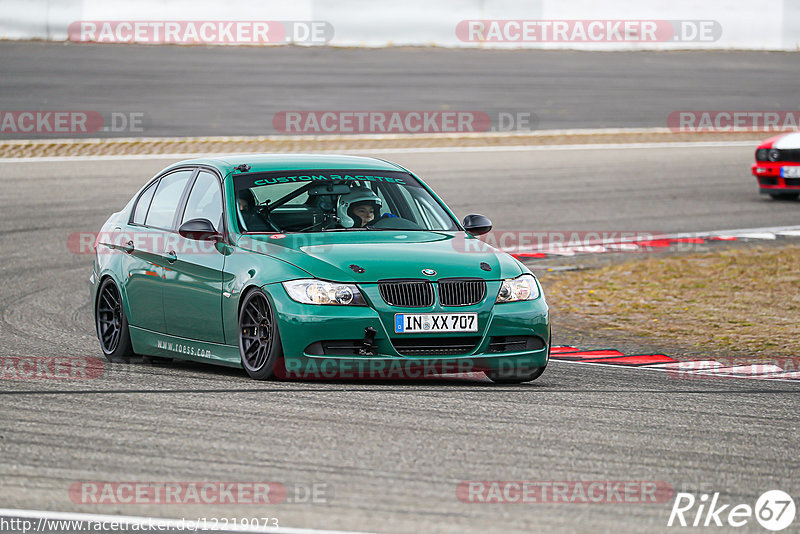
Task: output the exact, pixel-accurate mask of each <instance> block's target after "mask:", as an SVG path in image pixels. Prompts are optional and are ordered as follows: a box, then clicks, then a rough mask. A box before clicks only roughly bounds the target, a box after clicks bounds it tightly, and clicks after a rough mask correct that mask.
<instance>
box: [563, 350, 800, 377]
mask: <svg viewBox="0 0 800 534" xmlns="http://www.w3.org/2000/svg"><path fill="white" fill-rule="evenodd" d="M550 359H551V360H554V361H559V362H570V363H581V364H591V365H606V366H614V367H627V368H633V367H635V368H640V369H647V370H652V371H661V372H666V373H667V374H669V375H670V376H671V377H672V378H685V379H703V378H711V379H713V378H749V379H755V380H787V381H800V359H787V360H786V363H785V364H784V365H783V367H781V366H779V365H776V364H774V363H739V362H736V363H734V364H733V365H730V364H726V363H724V362H719V361H716V360H693V361H679V360H676V359H675V358H672V357H670V356H667V355H665V354H628V355H626V354H624V353H622V352H620V351H618V350H614V349H600V350H581V349H578V348H577V347H569V346H560V347H553V348H552V349H551V350H550ZM790 367H791V368H790Z"/></svg>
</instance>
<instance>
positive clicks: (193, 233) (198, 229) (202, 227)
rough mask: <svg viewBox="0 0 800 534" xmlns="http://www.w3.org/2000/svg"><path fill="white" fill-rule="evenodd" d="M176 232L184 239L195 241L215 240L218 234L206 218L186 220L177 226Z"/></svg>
mask: <svg viewBox="0 0 800 534" xmlns="http://www.w3.org/2000/svg"><path fill="white" fill-rule="evenodd" d="M178 233H179V234H180V235H181V237H185V238H186V239H194V240H197V241H217V240H218V239H219V237H220V234H219V233H218V232H217V231H216V230H215V229H214V225H213V224H211V221H209V220H208V219H192V220H189V221H186V222H185V223H183V224H182V225H181V227H180V228H178Z"/></svg>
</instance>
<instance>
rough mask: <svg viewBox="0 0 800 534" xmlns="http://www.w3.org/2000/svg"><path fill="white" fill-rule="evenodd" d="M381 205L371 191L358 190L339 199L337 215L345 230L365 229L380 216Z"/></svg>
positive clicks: (379, 200) (365, 189)
mask: <svg viewBox="0 0 800 534" xmlns="http://www.w3.org/2000/svg"><path fill="white" fill-rule="evenodd" d="M381 205H382V202H381V199H380V198H378V195H376V194H375V193H374V192H373V191H372V190H371V189H367V188H358V189H354V190H353V191H351V192H350V193H348V194H346V195H342V196H340V197H339V204H338V206H337V207H336V214H337V215H338V216H339V221H340V222H341V223H342V226H344V227H345V228H363V227H365V226H367V225H368V224H369V223H371V222H372V221H374V220H375V219H377V218H378V217H379V216H380V213H381Z"/></svg>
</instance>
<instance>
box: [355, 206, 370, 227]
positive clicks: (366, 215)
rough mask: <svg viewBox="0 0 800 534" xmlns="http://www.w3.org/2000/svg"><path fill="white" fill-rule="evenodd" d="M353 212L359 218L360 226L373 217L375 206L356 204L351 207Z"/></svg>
mask: <svg viewBox="0 0 800 534" xmlns="http://www.w3.org/2000/svg"><path fill="white" fill-rule="evenodd" d="M353 214H354V215H357V216H358V217H359V218H360V219H361V226H364V225H365V224H367V223H368V222H370V221H371V220H372V219H374V218H375V208H373V207H372V206H358V207H355V208H353Z"/></svg>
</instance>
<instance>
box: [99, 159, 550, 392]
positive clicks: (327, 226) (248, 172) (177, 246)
mask: <svg viewBox="0 0 800 534" xmlns="http://www.w3.org/2000/svg"><path fill="white" fill-rule="evenodd" d="M490 230H491V222H490V221H489V219H488V218H486V217H484V216H482V215H468V216H466V217H465V218H464V220H463V222H461V223H459V222H458V219H456V217H455V216H454V215H453V213H452V212H451V211H450V210H449V209H448V208H447V206H446V205H445V204H444V202H442V201H441V200H440V199H439V198H438V197H437V196H436V194H435V193H434V192H433V191H432V190H431V189H430V188H429V187H428V186H427V185H426V184H425V183H424V182H423V181H422V180H420V179H419V178H418V177H417V176H415V175H414V174H413V173H411V172H410V171H408V170H407V169H405V168H403V167H401V166H400V165H397V164H394V163H389V162H386V161H383V160H378V159H372V158H363V157H355V156H331V155H299V154H298V155H285V154H280V155H277V154H275V155H236V156H223V157H215V158H207V159H194V160H187V161H182V162H180V163H176V164H174V165H171V166H169V167H167V168H166V169H164V170H163V171H161V172H160V173H158V174H157V175H156V176H155V177H154V178H152V179H151V180H149V181H148V182H147V183H146V184H145V185H144V187H142V188H141V190H139V192H137V193H136V195H134V197H133V198H132V199H131V200H130V202H128V204H127V205H126V206H125V207H124V208H123V209H122V210H120V211H119V212H117V213H115V214H113V215H112V216H111V217H110V218H109V219H108V221H106V223H105V224H104V226H103V228H102V230H101V231H100V232H99V233H98V235H97V239H96V240H95V245H94V246H95V255H94V261H93V266H92V274H91V299H92V305H93V307H94V311H95V323H96V327H97V335H98V338H99V340H100V346H101V348H102V350H103V353H104V354H105V355H106V357H107V358H108V359H109V360H111V361H114V362H124V361H128V360H130V358H131V357H133V356H135V355H142V356H149V357H156V358H159V357H160V358H178V359H187V360H194V361H200V362H207V363H215V364H219V365H226V366H232V367H243V368H244V369H245V371H246V372H247V374H248V375H249V376H250V377H252V378H254V379H258V380H263V379H268V378H271V377H278V378H296V379H313V378H322V379H342V378H350V377H352V378H371V377H372V378H374V377H379V378H390V379H403V378H427V377H431V376H439V375H441V374H443V373H444V374H448V373H464V372H468V373H473V372H483V373H485V374H486V375H487V376H488V377H489V378H490V379H492V380H493V381H494V382H498V383H521V382H528V381H531V380H534V379H536V378H537V377H539V376H540V375H541V374H542V373H543V372H544V369H545V367H546V365H547V362H548V359H549V353H550V319H549V312H548V307H547V303H546V302H545V298H544V295H543V293H542V288H541V286H540V285H539V282H538V280H537V279H536V278H535V277H534V276H533V274H531V272H530V271H529V270H528V269H527V268H526V267H525V266H524V265H523V264H522V263H520V262H519V261H517V260H516V259H515V258H513V257H511V256H509V255H508V254H506V253H504V252H502V251H499V250H497V249H495V248H492V247H490V246H488V245H487V244H485V243H484V242H483V241H481V240H480V239H478V238H477V237H476V236H479V235H482V234H484V233H486V232H488V231H490Z"/></svg>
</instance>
